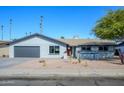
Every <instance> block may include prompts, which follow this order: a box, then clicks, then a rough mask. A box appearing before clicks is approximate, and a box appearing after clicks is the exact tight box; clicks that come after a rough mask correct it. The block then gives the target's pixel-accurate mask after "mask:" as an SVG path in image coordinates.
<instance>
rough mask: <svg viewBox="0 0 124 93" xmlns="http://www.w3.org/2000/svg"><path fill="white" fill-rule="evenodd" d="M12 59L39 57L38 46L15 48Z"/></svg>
mask: <svg viewBox="0 0 124 93" xmlns="http://www.w3.org/2000/svg"><path fill="white" fill-rule="evenodd" d="M14 57H37V58H39V57H40V46H15V47H14Z"/></svg>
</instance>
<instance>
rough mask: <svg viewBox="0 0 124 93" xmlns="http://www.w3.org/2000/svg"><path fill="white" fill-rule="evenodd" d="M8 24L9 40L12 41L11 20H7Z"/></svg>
mask: <svg viewBox="0 0 124 93" xmlns="http://www.w3.org/2000/svg"><path fill="white" fill-rule="evenodd" d="M9 24H10V29H9V30H10V31H9V38H10V40H12V37H11V36H12V19H10V20H9Z"/></svg>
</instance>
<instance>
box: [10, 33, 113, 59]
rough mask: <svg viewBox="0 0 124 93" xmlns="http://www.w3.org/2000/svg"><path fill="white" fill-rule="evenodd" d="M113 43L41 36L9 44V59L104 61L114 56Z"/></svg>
mask: <svg viewBox="0 0 124 93" xmlns="http://www.w3.org/2000/svg"><path fill="white" fill-rule="evenodd" d="M114 47H115V42H114V41H109V40H98V39H53V38H50V37H48V36H44V35H41V34H37V33H36V34H32V35H30V36H26V37H23V38H21V39H17V40H15V41H12V42H10V43H9V57H10V58H14V57H37V58H67V56H69V55H72V57H75V58H82V59H85V58H86V59H106V58H112V57H113V56H114Z"/></svg>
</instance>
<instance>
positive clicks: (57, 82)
mask: <svg viewBox="0 0 124 93" xmlns="http://www.w3.org/2000/svg"><path fill="white" fill-rule="evenodd" d="M0 86H124V79H120V78H119V79H117V78H116V79H115V78H91V77H90V78H81V79H78V78H77V79H75V78H68V79H66V78H65V79H54V80H51V79H49V80H45V79H44V80H42V79H41V80H40V79H28V80H27V79H5V80H4V79H2V80H0Z"/></svg>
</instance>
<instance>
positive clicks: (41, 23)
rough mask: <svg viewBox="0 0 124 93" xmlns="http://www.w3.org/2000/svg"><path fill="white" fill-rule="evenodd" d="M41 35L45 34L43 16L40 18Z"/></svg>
mask: <svg viewBox="0 0 124 93" xmlns="http://www.w3.org/2000/svg"><path fill="white" fill-rule="evenodd" d="M40 33H41V34H42V33H43V16H40Z"/></svg>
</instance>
